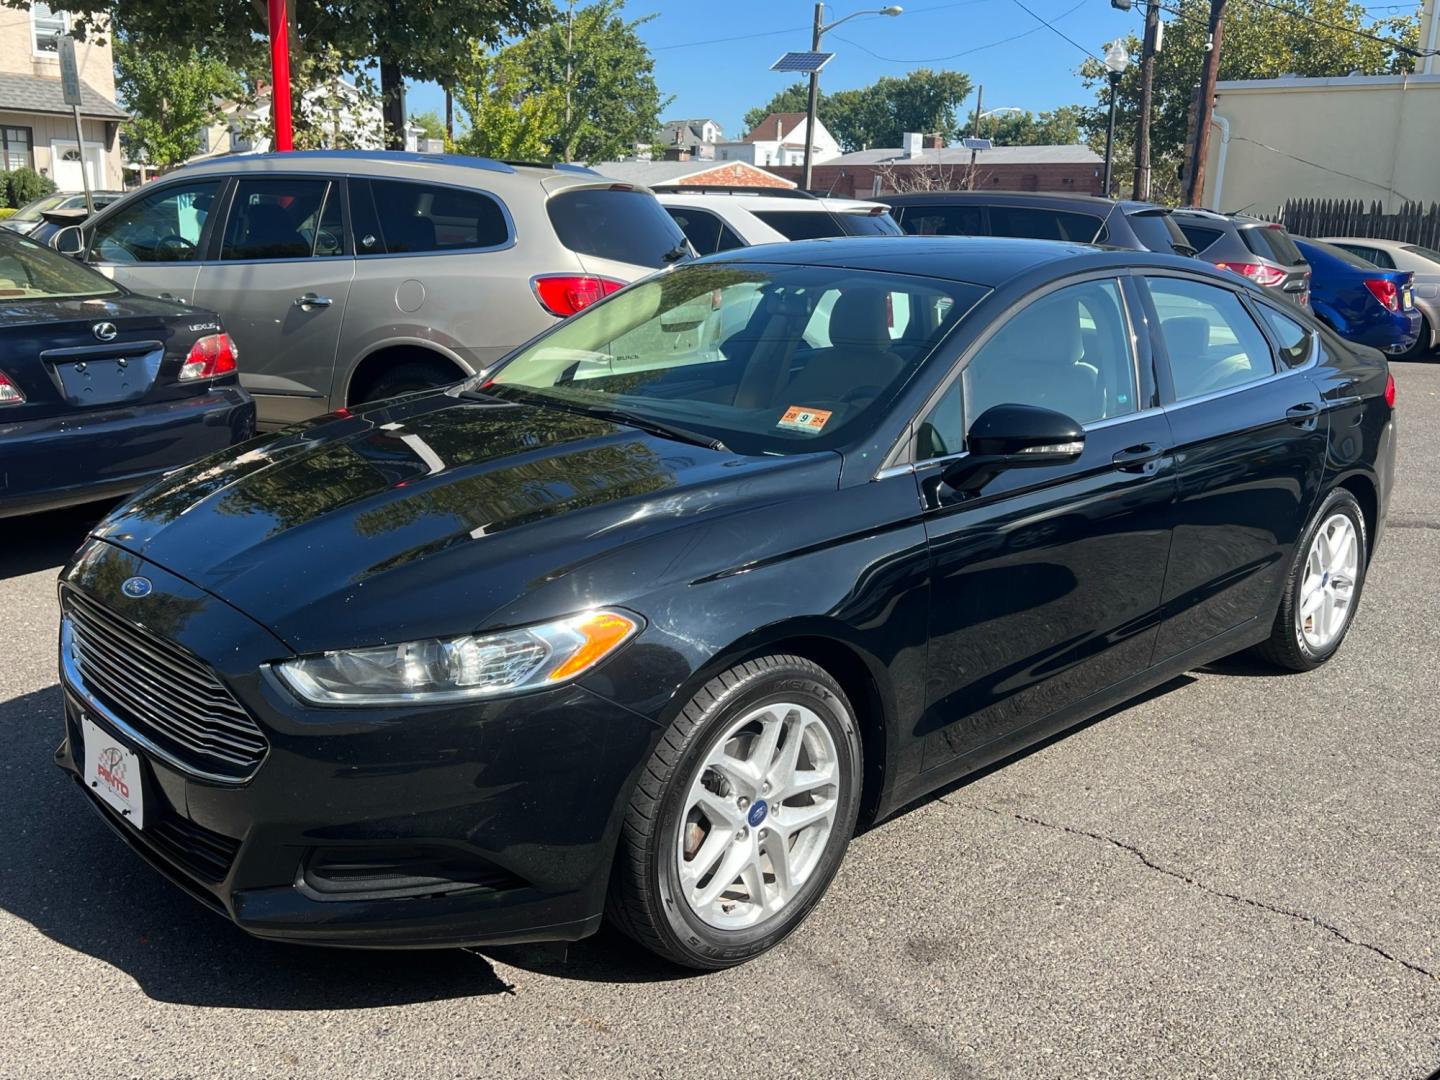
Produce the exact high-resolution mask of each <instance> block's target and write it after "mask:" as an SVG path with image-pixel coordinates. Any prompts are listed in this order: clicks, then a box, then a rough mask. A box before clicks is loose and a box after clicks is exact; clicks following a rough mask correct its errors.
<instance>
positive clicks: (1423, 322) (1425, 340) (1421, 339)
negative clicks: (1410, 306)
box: [1395, 315, 1430, 360]
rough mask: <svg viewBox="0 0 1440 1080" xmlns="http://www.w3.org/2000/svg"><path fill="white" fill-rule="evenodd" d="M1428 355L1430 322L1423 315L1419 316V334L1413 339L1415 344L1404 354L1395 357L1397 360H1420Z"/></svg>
mask: <svg viewBox="0 0 1440 1080" xmlns="http://www.w3.org/2000/svg"><path fill="white" fill-rule="evenodd" d="M1429 353H1430V320H1429V319H1427V318H1426V317H1425V316H1424V315H1421V316H1420V334H1419V336H1417V337H1416V338H1415V344H1414V345H1411V346H1410V348H1408V349H1406V350H1405V351H1404V352H1402V353H1399V354H1397V355H1396V357H1395V359H1397V360H1422V359H1424V358H1425V357H1426V356H1428V355H1429Z"/></svg>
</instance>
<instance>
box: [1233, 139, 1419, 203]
mask: <svg viewBox="0 0 1440 1080" xmlns="http://www.w3.org/2000/svg"><path fill="white" fill-rule="evenodd" d="M1230 141H1231V142H1247V143H1250V144H1251V145H1253V146H1258V147H1260V149H1262V150H1269V151H1270V153H1272V154H1279V155H1280V156H1281V157H1287V158H1289V159H1290V160H1291V161H1298V162H1300V164H1302V165H1309V166H1310V167H1311V168H1315V169H1319V170H1320V171H1321V172H1327V173H1334V174H1335V175H1336V176H1343V177H1345V178H1346V179H1347V180H1358V181H1360V183H1362V184H1366V185H1368V186H1369V187H1373V188H1378V189H1379V190H1381V191H1388V192H1389V193H1390V194H1392V195H1398V196H1399V197H1400V198H1401V199H1404V200H1405V201H1406V202H1413V201H1414V200H1412V199H1411V198H1410V196H1408V195H1406V194H1405V193H1404V192H1403V191H1397V190H1396V189H1395V188H1392V187H1390V186H1389V185H1388V184H1382V183H1379V182H1378V181H1375V180H1370V179H1368V178H1366V177H1364V176H1356V175H1355V174H1354V173H1348V172H1342V171H1341V170H1339V169H1332V168H1331V167H1330V166H1329V165H1321V164H1320V163H1319V162H1318V161H1311V160H1310V159H1309V158H1303V157H1300V156H1298V155H1297V154H1291V153H1288V152H1287V151H1285V150H1281V149H1280V148H1279V147H1276V146H1271V145H1270V144H1269V143H1264V142H1261V141H1260V140H1259V139H1251V138H1247V137H1246V136H1244V135H1231V136H1230Z"/></svg>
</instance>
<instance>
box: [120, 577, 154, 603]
mask: <svg viewBox="0 0 1440 1080" xmlns="http://www.w3.org/2000/svg"><path fill="white" fill-rule="evenodd" d="M153 588H154V586H152V585H151V584H150V579H149V578H148V577H132V578H126V579H125V580H124V581H122V582H121V583H120V591H121V592H122V593H124V594H125V595H126V596H128V597H130V599H132V600H139V599H140V598H141V597H142V596H149V595H150V591H151V589H153Z"/></svg>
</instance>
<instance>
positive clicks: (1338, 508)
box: [1256, 488, 1370, 671]
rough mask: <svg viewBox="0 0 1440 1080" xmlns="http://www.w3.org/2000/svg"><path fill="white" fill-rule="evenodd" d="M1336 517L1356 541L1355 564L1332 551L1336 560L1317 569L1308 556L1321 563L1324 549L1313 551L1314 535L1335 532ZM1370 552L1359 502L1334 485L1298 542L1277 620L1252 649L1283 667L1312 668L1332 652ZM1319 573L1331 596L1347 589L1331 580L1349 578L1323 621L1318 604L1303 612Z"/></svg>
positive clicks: (1356, 598) (1345, 627) (1351, 613)
mask: <svg viewBox="0 0 1440 1080" xmlns="http://www.w3.org/2000/svg"><path fill="white" fill-rule="evenodd" d="M1337 519H1344V521H1345V522H1346V523H1348V528H1349V530H1350V535H1351V537H1352V539H1353V543H1354V545H1355V550H1354V555H1355V558H1354V561H1353V564H1351V563H1349V561H1348V560H1347V559H1345V558H1343V557H1340V556H1334V555H1333V553H1331V555H1332V559H1331V561H1332V563H1334V564H1335V565H1331V566H1329V567H1328V568H1325V569H1323V573H1318V574H1317V564H1316V563H1315V562H1314V561H1312V556H1314V557H1316V558H1319V559H1320V560H1321V563H1323V562H1324V560H1325V554H1326V553H1325V552H1317V543H1318V537H1319V536H1320V533H1321V532H1322V530H1323V531H1325V532H1326V534H1327V536H1329V537H1335V536H1338V535H1339V533H1340V531H1341V530H1342V529H1343V527H1344V526H1343V525H1341V524H1340V523H1339V522H1338V521H1337ZM1347 550H1348V549H1347ZM1327 551H1328V543H1327ZM1369 554H1370V537H1369V535H1368V534H1367V533H1366V531H1365V515H1364V513H1363V512H1362V511H1361V510H1360V504H1359V503H1358V502H1356V501H1355V496H1353V495H1351V494H1350V492H1348V491H1346V490H1345V489H1344V488H1337V489H1335V490H1334V491H1332V492H1331V493H1330V494H1329V495H1328V496H1327V497H1326V498H1325V500H1324V501H1323V502H1322V503H1321V504H1320V509H1319V510H1318V511H1316V513H1315V515H1314V517H1313V518H1311V520H1310V524H1309V525H1308V526H1306V529H1305V532H1304V534H1303V535H1302V537H1301V542H1300V543H1299V544H1297V545H1296V548H1295V557H1294V559H1293V560H1292V562H1291V566H1290V577H1289V580H1287V581H1286V583H1285V594H1284V596H1282V597H1281V599H1280V609H1279V610H1278V611H1277V612H1276V613H1275V624H1274V626H1273V627H1272V628H1271V631H1270V637H1269V639H1268V640H1266V641H1265V642H1263V643H1262V644H1261V645H1259V646H1258V647H1257V648H1256V652H1257V653H1258V654H1259V655H1260V656H1261V657H1262V658H1263V659H1265V660H1267V661H1269V662H1270V663H1272V664H1274V665H1276V666H1277V667H1280V668H1284V669H1285V670H1287V671H1312V670H1314V669H1315V668H1317V667H1319V666H1320V665H1321V664H1323V663H1325V661H1327V660H1329V659H1330V658H1331V657H1332V656H1334V655H1335V653H1336V651H1337V650H1338V649H1339V648H1340V645H1341V644H1342V643H1343V642H1344V640H1345V635H1346V634H1348V633H1349V632H1350V624H1351V623H1352V622H1353V621H1354V619H1355V609H1356V608H1357V607H1358V606H1359V604H1360V593H1361V591H1362V590H1363V589H1364V586H1365V571H1366V567H1367V563H1368V561H1369ZM1317 577H1319V578H1320V580H1321V581H1322V583H1328V584H1329V585H1330V591H1331V595H1343V594H1344V593H1345V591H1346V590H1344V588H1343V587H1341V588H1337V587H1336V586H1335V582H1337V581H1342V580H1344V579H1346V578H1349V579H1350V585H1349V588H1348V596H1347V597H1346V599H1345V603H1344V606H1343V610H1342V611H1339V612H1338V618H1339V621H1338V622H1337V623H1330V624H1329V625H1327V624H1326V622H1325V618H1324V614H1322V612H1321V611H1320V610H1319V609H1316V611H1314V612H1312V613H1309V614H1306V613H1305V612H1304V611H1303V608H1304V606H1305V605H1306V603H1307V599H1308V598H1309V597H1311V596H1313V595H1314V594H1315V591H1316V579H1317ZM1307 587H1308V589H1309V591H1308V592H1307V591H1306V590H1307ZM1321 588H1323V584H1322V586H1321ZM1321 607H1322V608H1324V612H1325V613H1328V614H1330V615H1331V617H1335V614H1336V610H1337V609H1335V608H1331V607H1326V606H1325V604H1324V603H1323V601H1322V603H1321ZM1302 616H1303V617H1302ZM1321 628H1323V630H1324V632H1321Z"/></svg>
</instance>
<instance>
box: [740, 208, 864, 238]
mask: <svg viewBox="0 0 1440 1080" xmlns="http://www.w3.org/2000/svg"><path fill="white" fill-rule="evenodd" d="M754 214H755V216H756V217H757V218H758V219H759V220H760V221H762V222H764V223H765V224H766V225H769V226H770V228H772V229H774V230H775V231H776V232H778V233H779V234H780V235H781V236H783V237H785V239H786V240H820V239H823V238H825V237H827V236H842V235H844V230H843V229H842V228H841V227H840V224H839V222H837V221H836V220H835V219H834V218H833V217H832V216H831V215H830V214H829V212H827V211H825V210H756V211H754Z"/></svg>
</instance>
